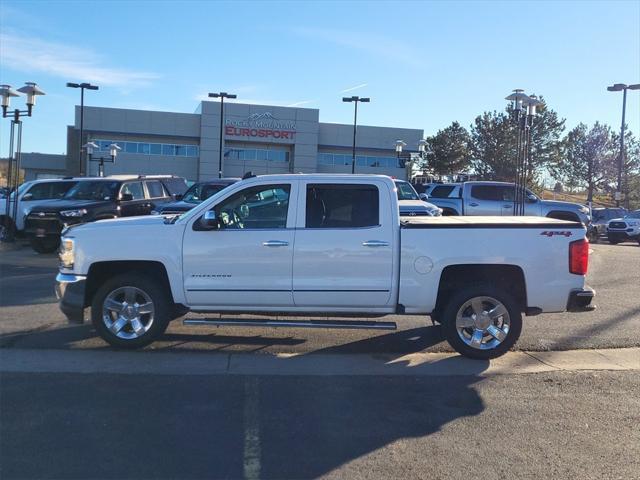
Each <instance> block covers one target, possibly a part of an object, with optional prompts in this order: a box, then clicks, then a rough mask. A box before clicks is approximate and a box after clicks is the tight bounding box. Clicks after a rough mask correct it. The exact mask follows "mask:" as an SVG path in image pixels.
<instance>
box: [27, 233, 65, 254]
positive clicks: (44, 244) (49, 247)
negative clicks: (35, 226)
mask: <svg viewBox="0 0 640 480" xmlns="http://www.w3.org/2000/svg"><path fill="white" fill-rule="evenodd" d="M29 243H30V244H31V248H33V249H34V250H35V251H36V252H38V253H53V252H55V251H56V250H57V249H58V247H59V246H60V237H58V236H57V235H56V236H49V237H36V236H31V237H30V238H29Z"/></svg>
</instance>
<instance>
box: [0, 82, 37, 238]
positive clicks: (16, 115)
mask: <svg viewBox="0 0 640 480" xmlns="http://www.w3.org/2000/svg"><path fill="white" fill-rule="evenodd" d="M20 94H23V95H25V96H26V97H27V98H26V101H25V103H26V104H27V109H26V110H20V109H19V108H16V109H15V110H13V112H9V107H10V105H11V97H18V96H20ZM44 94H45V93H44V92H43V91H42V90H41V89H40V87H38V85H37V84H35V83H34V82H25V85H24V87H21V88H19V89H18V90H17V91H15V90H13V89H12V88H11V85H0V96H2V118H7V117H11V129H10V134H9V135H10V137H9V163H8V165H7V188H8V190H9V191H8V196H7V205H6V211H5V214H6V216H5V222H6V223H5V225H4V227H5V228H4V229H3V230H2V240H3V241H7V242H12V241H13V240H14V237H15V220H16V219H17V218H18V185H19V183H20V155H21V153H22V120H20V118H22V117H30V116H31V114H32V113H33V107H34V105H35V104H36V98H37V97H38V96H39V95H44ZM16 126H17V127H18V128H17V139H16V141H15V145H16V149H15V155H14V150H13V146H14V138H15V137H16ZM14 163H15V165H14ZM12 191H13V200H12V197H11V192H12ZM12 201H13V209H12V208H11V202H12ZM12 211H13V214H12ZM12 218H13V221H12V220H11V219H12Z"/></svg>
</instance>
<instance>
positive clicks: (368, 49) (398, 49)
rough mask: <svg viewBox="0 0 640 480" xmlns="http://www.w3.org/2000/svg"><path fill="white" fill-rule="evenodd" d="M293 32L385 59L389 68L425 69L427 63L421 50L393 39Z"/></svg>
mask: <svg viewBox="0 0 640 480" xmlns="http://www.w3.org/2000/svg"><path fill="white" fill-rule="evenodd" d="M293 32H294V33H296V34H297V35H300V36H303V37H308V38H311V39H314V40H321V41H324V42H329V43H334V44H336V45H340V46H343V47H348V48H352V49H354V50H360V51H363V52H365V53H368V54H370V55H372V56H376V57H380V58H384V59H385V60H387V61H389V68H393V66H394V65H395V64H398V63H399V64H402V65H405V66H408V67H412V68H415V69H424V68H425V63H424V62H425V61H424V58H423V56H422V54H421V53H420V51H419V50H417V49H416V48H414V47H412V46H411V45H409V44H407V43H404V42H401V41H399V40H397V39H395V38H393V37H389V36H383V35H372V34H368V33H363V32H350V31H344V30H335V29H328V28H309V27H299V28H294V29H293Z"/></svg>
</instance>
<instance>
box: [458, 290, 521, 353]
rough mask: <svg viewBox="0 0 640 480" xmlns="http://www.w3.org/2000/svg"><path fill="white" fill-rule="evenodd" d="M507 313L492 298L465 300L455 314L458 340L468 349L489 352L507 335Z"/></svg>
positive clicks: (500, 304) (504, 308)
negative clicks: (468, 347) (467, 346)
mask: <svg viewBox="0 0 640 480" xmlns="http://www.w3.org/2000/svg"><path fill="white" fill-rule="evenodd" d="M509 327H510V318H509V311H508V310H507V308H506V307H505V306H504V305H503V304H502V302H500V301H498V300H496V299H495V298H492V297H474V298H472V299H470V300H467V301H466V302H465V303H464V304H463V305H462V306H461V307H460V309H459V310H458V313H457V314H456V330H457V331H458V336H459V337H460V339H461V340H462V341H463V342H464V343H466V344H467V345H469V346H470V347H473V348H477V349H479V350H491V349H492V348H496V347H497V346H498V345H500V344H501V343H502V342H503V341H504V339H505V338H507V335H508V334H509Z"/></svg>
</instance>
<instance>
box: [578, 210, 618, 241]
mask: <svg viewBox="0 0 640 480" xmlns="http://www.w3.org/2000/svg"><path fill="white" fill-rule="evenodd" d="M626 214H627V210H626V209H624V208H604V207H602V208H600V207H599V208H592V209H591V225H590V226H589V230H588V232H587V236H588V237H589V241H590V242H591V243H597V242H598V240H599V239H600V237H602V236H606V235H607V224H608V223H609V221H610V220H613V219H616V218H622V217H624V216H625V215H626Z"/></svg>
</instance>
